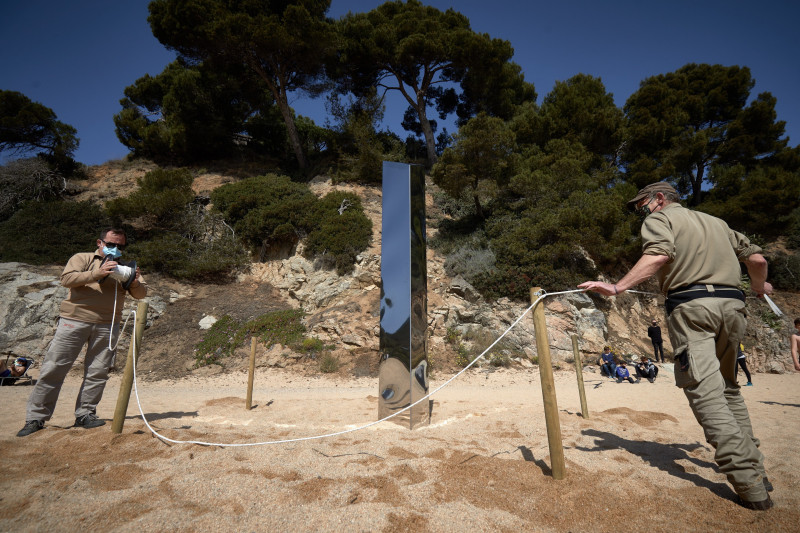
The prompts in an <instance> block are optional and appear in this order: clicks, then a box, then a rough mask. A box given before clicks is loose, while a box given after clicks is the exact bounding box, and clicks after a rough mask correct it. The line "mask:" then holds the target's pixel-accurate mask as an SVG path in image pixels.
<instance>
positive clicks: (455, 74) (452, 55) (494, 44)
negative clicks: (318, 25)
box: [331, 0, 535, 165]
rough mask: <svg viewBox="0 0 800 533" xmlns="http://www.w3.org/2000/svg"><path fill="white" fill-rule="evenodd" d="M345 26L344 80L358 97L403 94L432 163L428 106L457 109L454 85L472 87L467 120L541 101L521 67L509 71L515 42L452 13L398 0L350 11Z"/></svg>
mask: <svg viewBox="0 0 800 533" xmlns="http://www.w3.org/2000/svg"><path fill="white" fill-rule="evenodd" d="M339 28H340V35H341V37H342V39H343V42H342V45H341V46H342V50H341V54H340V56H339V57H338V59H337V61H338V62H339V67H340V70H339V73H340V74H339V79H340V81H341V82H342V83H343V84H344V85H345V86H347V87H349V88H350V89H351V90H353V91H355V92H357V93H358V92H360V91H364V90H366V89H367V88H370V87H375V86H378V87H380V88H382V89H383V90H384V91H389V90H394V91H399V92H400V94H402V95H403V98H404V99H405V100H406V102H407V103H408V105H409V106H410V107H411V109H413V112H414V114H415V115H416V117H417V119H418V121H419V127H420V128H421V131H422V134H423V136H424V139H425V146H426V152H427V159H428V164H429V165H433V164H434V163H435V162H436V159H437V153H436V139H435V137H434V130H433V127H432V124H431V120H430V119H429V118H428V113H429V109H428V107H429V106H432V105H433V106H436V107H437V108H438V110H439V112H440V116H441V118H444V116H446V115H447V114H448V113H450V112H452V111H454V110H455V109H456V107H457V105H458V102H459V99H458V96H457V95H456V93H455V89H454V88H453V86H454V85H455V86H458V85H459V84H462V83H464V82H465V80H466V81H467V82H468V83H467V84H466V86H465V87H463V89H464V92H463V95H462V100H461V102H462V108H461V111H462V114H464V117H462V118H464V119H466V118H467V115H469V114H470V113H472V112H477V111H481V110H484V111H488V112H500V111H502V112H507V111H508V108H509V107H510V104H509V101H510V100H513V98H511V97H512V96H514V97H517V98H529V97H531V95H534V96H535V93H534V92H533V88H532V86H530V85H527V84H524V83H523V82H522V78H521V73H520V72H519V70H518V69H515V68H513V67H506V66H504V65H505V64H506V63H507V62H508V61H509V60H510V58H511V56H512V55H513V49H512V48H511V45H510V44H509V43H508V42H507V41H502V40H499V39H491V38H490V37H489V36H488V35H485V34H477V33H475V32H473V31H472V29H471V28H470V24H469V20H468V19H467V18H466V17H465V16H464V15H462V14H461V13H458V12H457V11H455V10H453V9H448V10H447V11H444V12H442V11H439V10H438V9H436V8H434V7H430V6H425V5H423V4H422V3H421V2H419V1H418V0H408V1H407V2H403V1H401V0H395V1H391V2H386V3H384V4H381V5H380V6H378V7H377V8H375V9H373V10H372V11H370V12H368V13H358V14H348V15H347V16H345V17H344V18H343V19H342V21H341V23H340V25H339ZM331 70H333V69H331ZM492 76H495V78H494V81H491V79H492ZM492 84H494V85H492ZM493 89H494V90H493ZM490 97H491V98H490Z"/></svg>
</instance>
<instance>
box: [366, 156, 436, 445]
mask: <svg viewBox="0 0 800 533" xmlns="http://www.w3.org/2000/svg"><path fill="white" fill-rule="evenodd" d="M381 227H382V236H381V242H382V244H381V339H380V352H381V361H380V368H379V371H378V389H379V400H378V402H379V403H378V416H379V418H385V417H386V416H388V415H390V414H392V413H394V412H397V411H399V410H401V409H403V408H404V407H408V406H409V405H411V404H412V403H414V402H415V401H417V400H419V399H420V398H422V397H424V396H425V395H426V394H428V344H427V337H426V335H425V332H426V329H427V325H428V319H427V315H428V296H427V290H428V269H427V264H426V257H425V174H424V171H423V168H422V167H421V166H419V165H406V164H403V163H391V162H384V163H383V221H382V225H381ZM391 420H392V421H393V422H396V423H398V424H403V425H408V426H409V428H410V429H413V428H414V427H416V426H418V425H420V424H427V423H428V422H429V421H430V402H428V401H424V402H420V403H419V404H417V405H415V406H414V407H412V408H411V409H410V410H408V411H405V412H403V413H402V414H400V415H397V416H396V417H394V418H392V419H391Z"/></svg>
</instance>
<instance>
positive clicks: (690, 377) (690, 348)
mask: <svg viewBox="0 0 800 533" xmlns="http://www.w3.org/2000/svg"><path fill="white" fill-rule="evenodd" d="M718 371H719V360H718V359H717V352H716V346H715V344H714V339H707V340H703V341H698V342H694V343H690V344H689V345H687V346H680V347H679V348H678V349H677V350H676V351H675V385H677V386H678V387H680V388H682V389H683V388H686V387H691V386H693V385H697V384H698V383H700V381H701V380H703V379H704V378H706V377H707V376H709V375H710V374H712V373H714V372H718Z"/></svg>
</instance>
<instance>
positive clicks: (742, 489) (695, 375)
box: [669, 298, 767, 502]
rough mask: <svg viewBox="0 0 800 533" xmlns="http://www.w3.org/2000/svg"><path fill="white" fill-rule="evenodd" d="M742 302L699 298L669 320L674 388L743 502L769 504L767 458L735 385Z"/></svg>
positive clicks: (743, 320) (743, 324)
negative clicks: (680, 391) (679, 391)
mask: <svg viewBox="0 0 800 533" xmlns="http://www.w3.org/2000/svg"><path fill="white" fill-rule="evenodd" d="M746 325H747V316H746V313H745V309H744V303H742V302H741V301H739V300H734V299H730V298H699V299H697V300H692V301H690V302H686V303H684V304H681V305H679V306H678V307H677V308H675V310H674V311H673V312H672V314H671V315H670V317H669V336H670V340H671V341H672V346H673V347H674V354H675V384H676V385H677V386H678V387H680V388H682V389H683V391H684V394H686V398H688V400H689V405H690V406H691V408H692V412H693V413H694V416H695V418H696V419H697V421H698V422H699V423H700V425H701V426H702V427H703V432H704V434H705V437H706V441H707V442H708V443H709V444H711V445H712V446H713V447H714V449H715V450H716V451H715V454H714V460H715V461H716V463H717V464H718V465H719V469H720V471H721V472H722V473H724V474H725V475H726V476H727V478H728V482H730V484H731V485H732V486H733V488H734V490H735V491H736V493H737V494H739V496H740V497H741V498H742V499H743V500H745V501H753V502H755V501H762V500H765V499H767V492H766V490H765V489H764V484H763V476H764V475H765V471H764V456H763V455H762V453H761V451H760V450H759V449H758V446H759V441H758V439H756V438H755V436H754V435H753V426H752V424H751V423H750V415H749V414H748V412H747V406H746V405H745V403H744V399H743V398H742V395H741V393H740V389H739V385H738V384H737V383H736V372H735V369H736V354H737V348H738V346H739V342H741V340H742V337H743V336H744V331H745V327H746Z"/></svg>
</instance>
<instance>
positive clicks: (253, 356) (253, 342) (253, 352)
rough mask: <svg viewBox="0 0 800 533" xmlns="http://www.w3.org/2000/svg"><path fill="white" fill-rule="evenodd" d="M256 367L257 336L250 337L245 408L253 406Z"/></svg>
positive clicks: (248, 408)
mask: <svg viewBox="0 0 800 533" xmlns="http://www.w3.org/2000/svg"><path fill="white" fill-rule="evenodd" d="M255 369H256V338H255V337H251V338H250V373H249V375H248V376H247V400H246V404H245V408H246V409H247V410H248V411H249V410H250V409H252V408H253V372H255Z"/></svg>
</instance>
